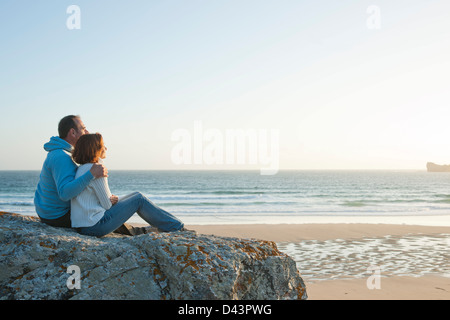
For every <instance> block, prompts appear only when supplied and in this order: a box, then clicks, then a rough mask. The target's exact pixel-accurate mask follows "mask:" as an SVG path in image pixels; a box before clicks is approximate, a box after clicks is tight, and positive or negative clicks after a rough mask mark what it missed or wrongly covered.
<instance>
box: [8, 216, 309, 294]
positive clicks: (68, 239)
mask: <svg viewBox="0 0 450 320" xmlns="http://www.w3.org/2000/svg"><path fill="white" fill-rule="evenodd" d="M0 267H1V268H0V299H3V300H5V299H27V300H28V299H52V300H53V299H54V300H61V299H63V300H65V299H82V300H87V299H152V300H159V299H186V300H189V299H196V300H204V299H221V300H222V299H227V300H229V299H246V300H254V299H261V300H274V299H306V298H307V294H306V287H305V284H304V282H303V280H302V278H301V276H300V274H299V272H298V270H297V268H296V264H295V262H294V260H292V259H291V258H290V257H289V256H287V255H286V254H284V253H282V252H280V251H279V250H278V249H277V247H276V245H275V243H273V242H270V241H260V240H256V239H239V238H227V237H216V236H209V235H208V236H207V235H197V234H195V233H192V232H172V233H149V234H144V235H139V236H133V237H131V236H124V235H117V234H112V235H109V236H106V237H103V238H95V237H89V236H83V235H80V234H78V233H76V232H75V231H73V230H71V229H65V228H53V227H50V226H47V225H45V224H43V223H41V222H39V220H38V219H36V218H34V217H30V216H23V215H19V214H11V213H6V212H0Z"/></svg>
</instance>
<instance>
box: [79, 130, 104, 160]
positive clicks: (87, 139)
mask: <svg viewBox="0 0 450 320" xmlns="http://www.w3.org/2000/svg"><path fill="white" fill-rule="evenodd" d="M102 150H103V137H102V135H101V134H100V133H92V134H91V133H88V134H84V135H82V136H81V137H80V138H79V139H78V141H77V143H76V144H75V149H74V150H73V152H72V158H73V160H74V161H75V162H76V163H78V164H85V163H96V162H97V161H98V159H99V158H100V156H101V154H102Z"/></svg>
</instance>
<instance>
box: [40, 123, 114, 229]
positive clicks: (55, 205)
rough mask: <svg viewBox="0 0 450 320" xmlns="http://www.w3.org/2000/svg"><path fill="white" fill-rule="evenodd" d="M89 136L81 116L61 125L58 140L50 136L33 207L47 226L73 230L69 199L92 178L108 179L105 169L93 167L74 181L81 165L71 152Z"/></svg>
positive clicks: (45, 148) (96, 165)
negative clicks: (84, 136) (73, 158)
mask: <svg viewBox="0 0 450 320" xmlns="http://www.w3.org/2000/svg"><path fill="white" fill-rule="evenodd" d="M87 133H89V132H88V130H86V127H85V126H84V123H83V122H82V121H81V119H80V117H79V116H74V115H69V116H66V117H64V118H62V119H61V121H60V122H59V125H58V134H59V137H56V136H55V137H51V138H50V141H49V142H47V143H46V144H44V150H45V151H47V152H48V154H47V157H46V159H45V161H44V165H43V166H42V171H41V175H40V177H39V183H38V185H37V189H36V193H35V196H34V205H35V207H36V213H37V214H38V216H39V218H40V219H41V221H42V222H44V223H46V224H49V225H51V226H54V227H65V228H70V227H71V221H70V199H72V198H74V197H76V196H77V195H78V194H80V193H81V191H83V190H84V189H85V188H86V186H87V185H88V184H89V183H90V182H91V180H92V179H94V178H99V177H107V176H108V171H107V169H106V167H104V166H103V165H101V164H94V165H93V166H92V168H91V170H90V171H88V172H86V173H85V174H84V175H83V176H81V177H79V178H78V179H75V174H76V172H77V169H78V166H77V164H76V163H75V162H74V161H73V160H72V156H71V153H72V149H73V147H74V146H75V144H76V143H77V141H78V139H79V138H80V137H81V136H82V135H84V134H87Z"/></svg>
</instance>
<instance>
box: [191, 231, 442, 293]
mask: <svg viewBox="0 0 450 320" xmlns="http://www.w3.org/2000/svg"><path fill="white" fill-rule="evenodd" d="M186 227H187V228H189V229H194V230H196V231H197V232H198V233H199V234H214V235H219V236H229V237H241V238H256V239H262V240H270V241H274V242H276V243H277V245H278V247H279V249H280V250H281V251H283V252H285V253H287V254H289V255H290V256H291V257H292V258H293V259H294V260H295V261H296V262H297V266H298V269H299V271H300V273H301V274H302V277H303V279H304V280H305V282H306V284H307V291H308V296H309V299H310V300H323V299H326V300H345V299H357V300H379V299H384V300H391V299H398V300H406V299H407V300H429V299H433V300H436V299H440V300H442V299H443V300H450V252H449V250H448V248H450V227H437V226H436V227H434V226H420V225H390V224H359V223H356V224H351V223H349V224H254V225H248V224H243V225H188V226H186ZM371 267H372V269H369V268H371ZM373 267H375V268H378V269H373ZM377 270H378V271H377ZM375 277H378V278H375ZM375 279H376V280H375ZM368 283H369V285H368ZM369 287H372V289H369Z"/></svg>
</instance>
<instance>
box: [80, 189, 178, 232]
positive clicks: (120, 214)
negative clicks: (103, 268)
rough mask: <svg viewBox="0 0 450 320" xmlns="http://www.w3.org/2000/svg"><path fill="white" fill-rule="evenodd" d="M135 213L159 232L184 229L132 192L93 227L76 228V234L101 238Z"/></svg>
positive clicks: (145, 199) (138, 193)
mask: <svg viewBox="0 0 450 320" xmlns="http://www.w3.org/2000/svg"><path fill="white" fill-rule="evenodd" d="M135 212H137V214H138V215H139V216H140V217H141V218H142V219H144V220H145V221H146V222H148V223H149V224H150V225H152V226H154V227H157V228H158V229H160V230H161V231H177V230H180V229H181V228H183V227H184V224H183V222H181V221H180V220H178V219H177V218H176V217H174V216H173V215H171V214H170V213H168V212H167V211H165V210H163V209H161V208H159V207H157V206H156V205H155V204H153V203H152V202H151V201H150V200H149V199H148V198H147V197H146V196H144V195H143V194H142V193H140V192H133V193H131V194H129V195H127V196H125V197H123V198H121V199H120V200H119V201H118V202H117V203H116V204H115V205H113V206H112V207H111V208H110V209H109V210H106V211H105V214H104V215H103V218H101V219H100V221H99V222H97V223H96V224H95V225H93V226H91V227H82V228H78V232H80V233H81V234H84V235H89V236H97V237H102V236H104V235H107V234H108V233H111V232H113V231H114V230H116V229H117V228H119V227H120V226H121V225H122V224H124V223H125V222H126V221H127V220H128V219H129V218H130V217H131V216H132V215H133V214H134V213H135Z"/></svg>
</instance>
